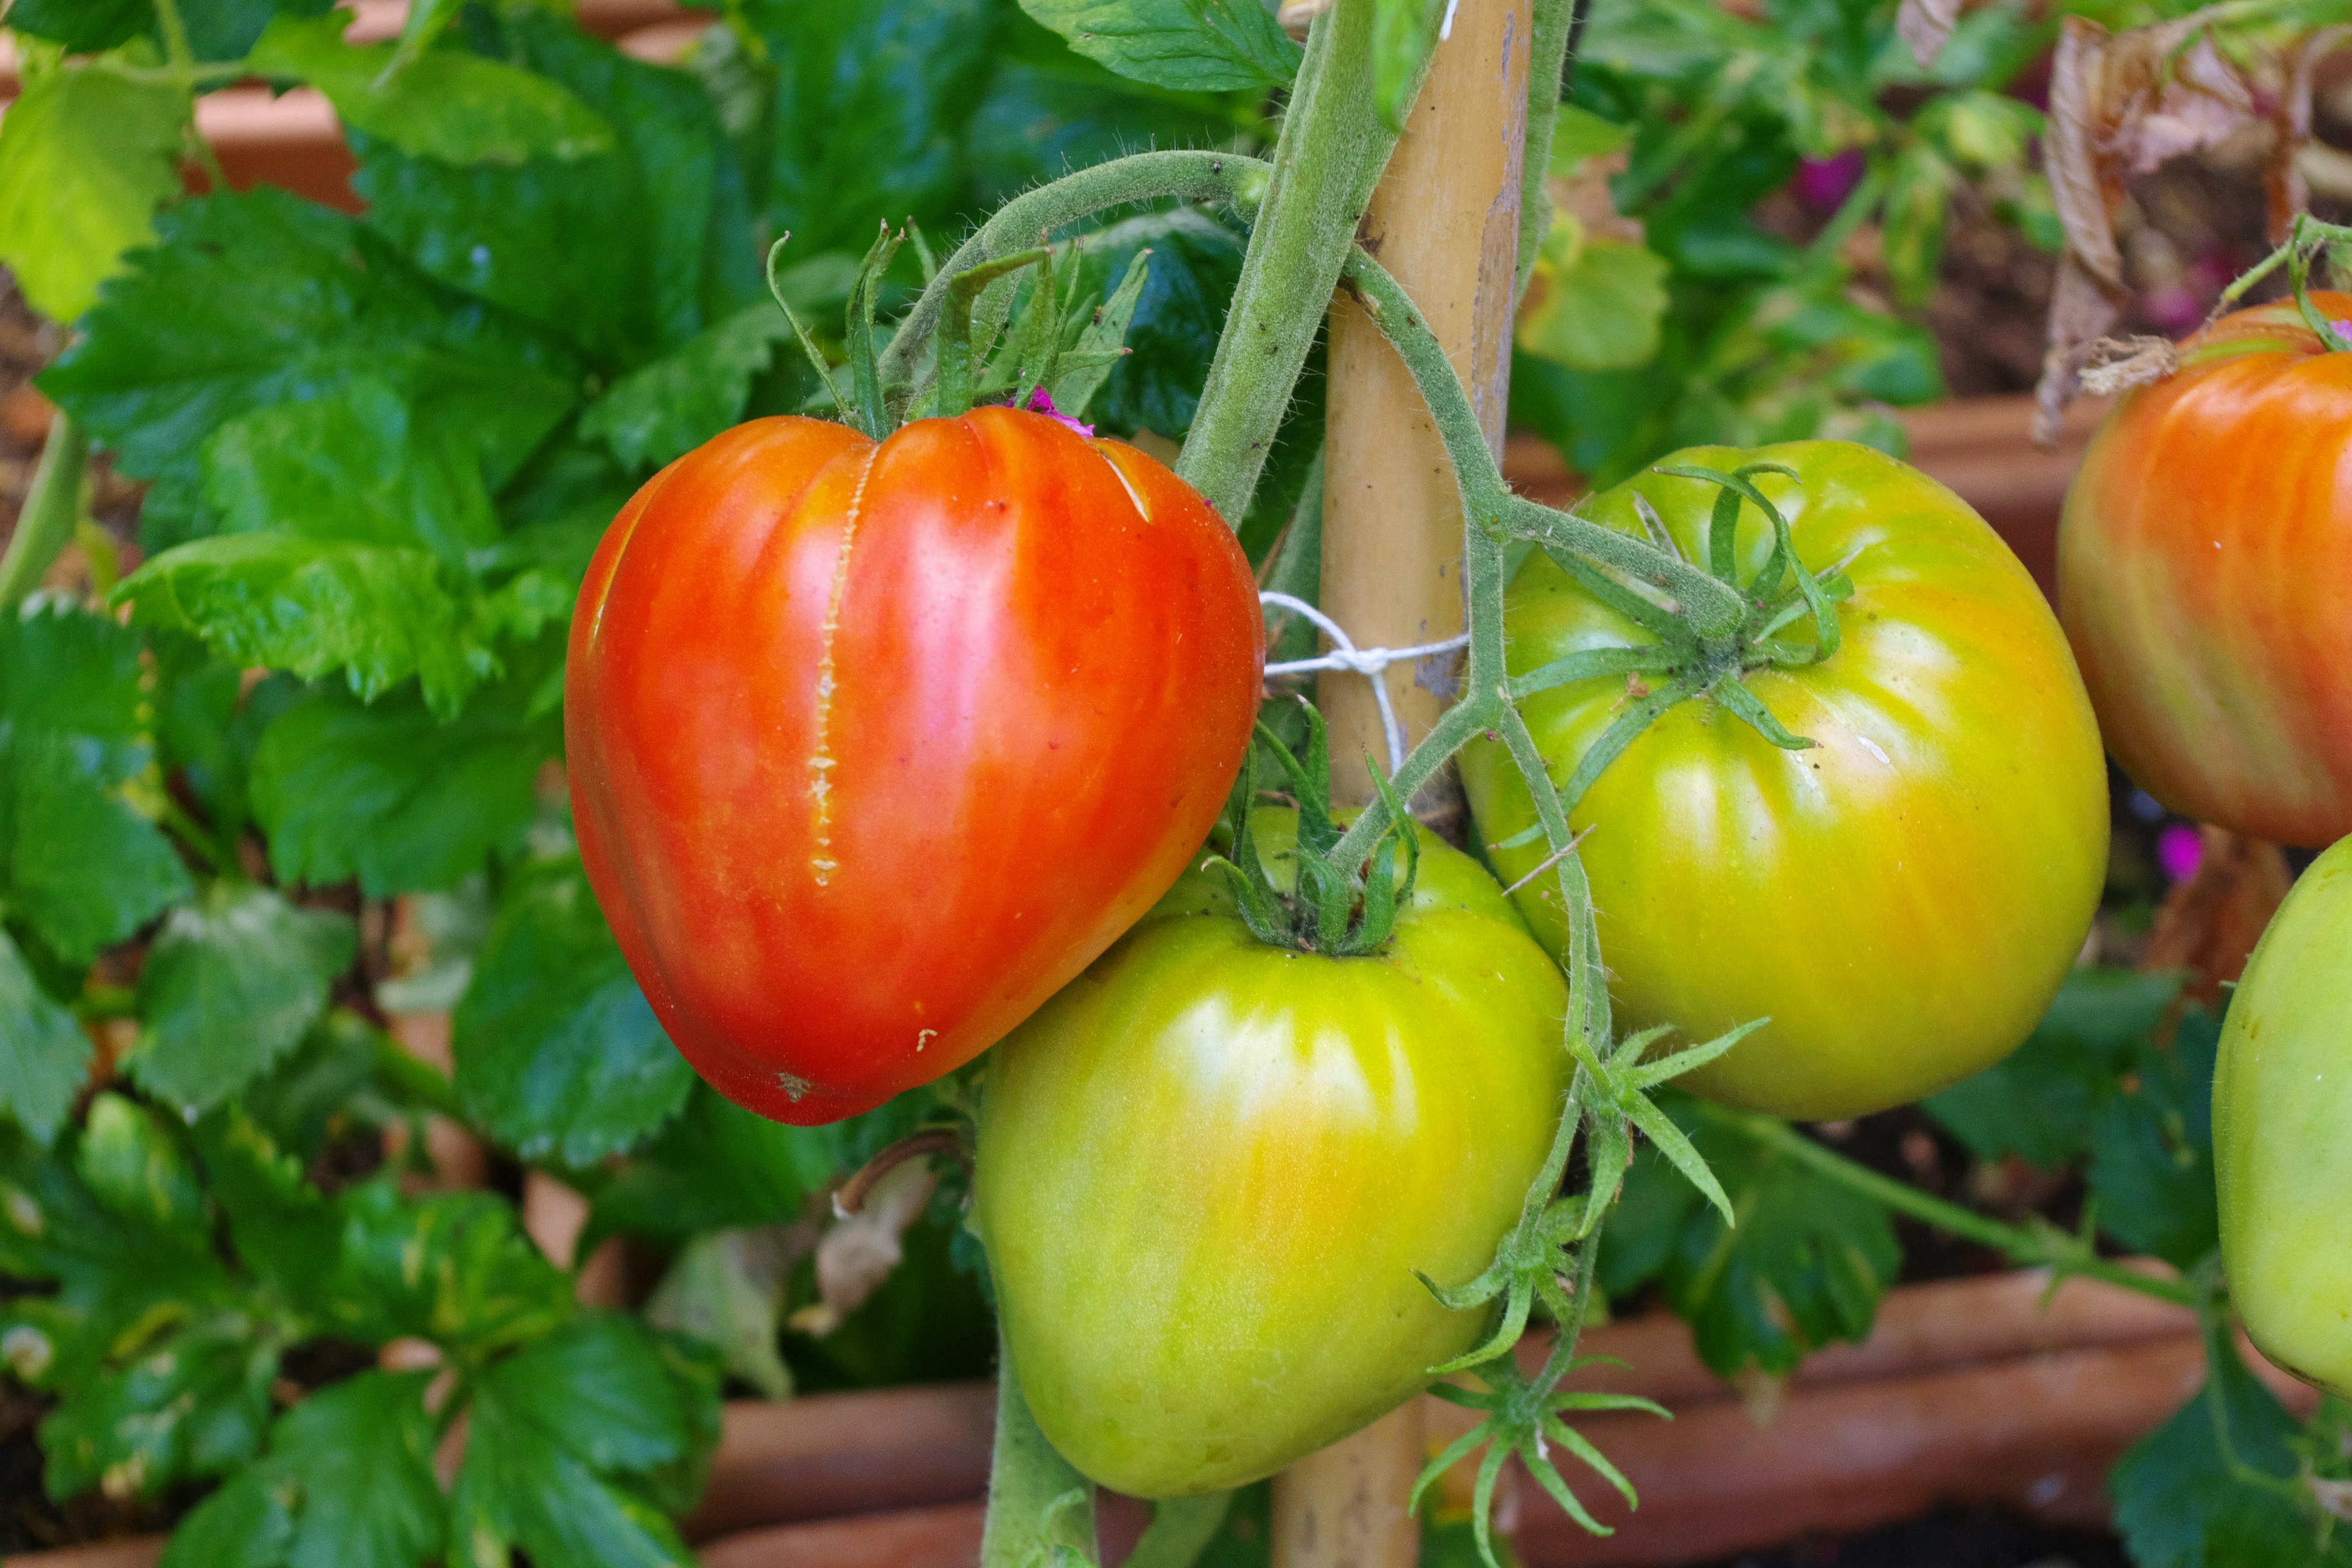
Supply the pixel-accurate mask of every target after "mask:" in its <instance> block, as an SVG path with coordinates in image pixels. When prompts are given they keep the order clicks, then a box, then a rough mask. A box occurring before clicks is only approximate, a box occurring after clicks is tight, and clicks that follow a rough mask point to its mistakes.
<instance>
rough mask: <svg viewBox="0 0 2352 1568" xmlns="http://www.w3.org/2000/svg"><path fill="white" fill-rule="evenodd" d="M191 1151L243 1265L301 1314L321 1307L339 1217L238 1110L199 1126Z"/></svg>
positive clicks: (295, 1164)
mask: <svg viewBox="0 0 2352 1568" xmlns="http://www.w3.org/2000/svg"><path fill="white" fill-rule="evenodd" d="M194 1137H195V1142H196V1147H197V1150H198V1152H199V1153H200V1154H201V1156H202V1158H203V1160H204V1165H205V1175H206V1176H207V1177H208V1178H210V1180H211V1183H212V1194H213V1197H214V1198H215V1200H216V1201H217V1202H218V1203H219V1205H220V1206H221V1210H222V1212H223V1213H224V1214H226V1215H227V1216H228V1225H229V1235H230V1237H231V1238H232V1239H233V1240H234V1241H235V1243H236V1254H237V1258H238V1259H239V1260H240V1261H242V1262H243V1263H244V1264H245V1266H246V1267H247V1268H250V1269H252V1270H253V1272H254V1273H255V1274H256V1275H257V1276H258V1277H259V1278H260V1279H262V1280H263V1281H264V1282H265V1283H267V1284H268V1285H269V1286H271V1287H272V1288H274V1289H277V1290H278V1291H279V1292H280V1293H281V1294H283V1295H284V1296H285V1298H286V1299H287V1300H289V1301H292V1302H295V1303H297V1304H298V1305H300V1306H302V1307H304V1308H305V1309H306V1310H307V1309H310V1308H313V1307H316V1306H318V1305H320V1304H321V1303H322V1302H323V1301H324V1300H326V1298H327V1287H328V1285H329V1283H330V1281H331V1279H332V1274H333V1271H332V1269H331V1268H322V1267H321V1265H320V1260H321V1259H324V1258H334V1257H335V1256H336V1255H337V1254H338V1252H339V1251H340V1250H341V1245H342V1229H343V1223H342V1216H341V1214H339V1213H338V1212H337V1210H336V1207H335V1205H333V1204H331V1203H330V1202H329V1201H328V1199H327V1197H326V1194H323V1193H321V1192H320V1191H319V1189H318V1188H316V1187H314V1186H312V1185H311V1184H310V1180H309V1179H308V1178H307V1177H306V1176H304V1174H303V1173H302V1163H301V1162H300V1161H299V1160H298V1159H296V1158H295V1157H294V1156H293V1155H292V1154H290V1153H289V1152H285V1151H283V1150H281V1149H280V1148H279V1147H278V1144H277V1143H276V1142H274V1141H273V1140H272V1139H271V1138H270V1136H269V1134H268V1132H267V1131H264V1130H263V1129H262V1127H261V1126H260V1125H259V1124H258V1123H257V1121H255V1120H254V1119H253V1118H252V1117H250V1116H247V1114H246V1112H245V1110H244V1108H243V1107H242V1106H240V1105H237V1104H235V1103H232V1104H230V1105H228V1106H226V1107H224V1108H223V1109H222V1110H219V1111H216V1112H215V1113H214V1114H213V1115H211V1116H208V1117H206V1118H205V1119H204V1120H203V1121H200V1122H198V1123H197V1124H196V1127H195V1132H194Z"/></svg>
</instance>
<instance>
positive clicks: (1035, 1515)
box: [980, 1341, 1096, 1568]
mask: <svg viewBox="0 0 2352 1568" xmlns="http://www.w3.org/2000/svg"><path fill="white" fill-rule="evenodd" d="M1094 1497H1095V1489H1094V1483H1093V1482H1092V1481H1089V1480H1088V1479H1086V1477H1084V1476H1082V1475H1080V1474H1078V1472H1077V1470H1076V1468H1075V1467H1074V1466H1072V1465H1071V1463H1070V1461H1069V1460H1067V1459H1066V1458H1062V1456H1061V1454H1060V1453H1059V1452H1057V1451H1056V1450H1055V1447H1054V1445H1053V1444H1051V1443H1049V1442H1047V1441H1046V1440H1045V1434H1044V1433H1043V1432H1040V1431H1039V1430H1037V1421H1036V1418H1035V1417H1034V1416H1033V1415H1030V1414H1029V1402H1028V1401H1027V1400H1025V1399H1024V1398H1023V1397H1022V1396H1021V1384H1020V1383H1019V1382H1018V1381H1017V1380H1016V1379H1015V1378H1014V1377H1013V1356H1012V1353H1011V1352H1010V1350H1009V1349H1008V1348H1007V1347H1006V1346H1005V1345H1004V1344H1003V1342H1001V1341H1000V1342H998V1345H997V1352H996V1446H995V1448H994V1451H993V1452H992V1455H991V1457H990V1459H989V1466H988V1523H987V1525H986V1526H985V1528H984V1529H983V1531H982V1535H981V1541H980V1568H1035V1563H1036V1562H1037V1561H1038V1560H1042V1559H1044V1558H1045V1557H1046V1556H1047V1555H1048V1554H1050V1553H1051V1552H1052V1551H1053V1550H1054V1549H1055V1548H1056V1547H1064V1548H1067V1549H1070V1550H1073V1551H1076V1552H1079V1553H1080V1554H1081V1555H1082V1556H1083V1557H1084V1558H1085V1560H1086V1561H1087V1563H1093V1562H1094V1561H1095V1557H1096V1549H1095V1502H1094Z"/></svg>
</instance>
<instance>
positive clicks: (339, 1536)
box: [162, 1372, 446, 1568]
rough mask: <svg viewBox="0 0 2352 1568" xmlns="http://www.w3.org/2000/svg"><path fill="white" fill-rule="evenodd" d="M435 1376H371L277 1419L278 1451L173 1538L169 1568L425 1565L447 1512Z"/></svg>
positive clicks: (274, 1445) (273, 1446)
mask: <svg viewBox="0 0 2352 1568" xmlns="http://www.w3.org/2000/svg"><path fill="white" fill-rule="evenodd" d="M430 1379H431V1374H430V1373H389V1372H363V1373H360V1374H359V1375H358V1376H357V1377H353V1378H351V1379H349V1380H347V1381H345V1382H342V1383H339V1384H335V1385H333V1386H332V1387H331V1388H324V1389H321V1390H320V1391H319V1392H318V1393H316V1394H311V1395H310V1397H308V1398H306V1399H304V1400H303V1401H302V1402H301V1403H300V1404H299V1405H295V1406H294V1408H292V1409H291V1410H289V1411H288V1412H287V1413H286V1414H285V1415H281V1416H279V1417H278V1423H277V1425H276V1426H274V1427H273V1428H272V1429H271V1431H270V1434H269V1452H268V1456H267V1457H266V1458H263V1459H262V1460H261V1462H260V1463H258V1464H257V1465H254V1466H252V1467H250V1468H247V1469H246V1470H245V1471H243V1472H242V1473H240V1474H239V1475H238V1476H236V1479H233V1480H231V1481H230V1482H229V1483H228V1485H226V1486H225V1487H223V1488H222V1489H220V1490H219V1491H217V1492H215V1493H214V1494H213V1495H212V1496H211V1497H209V1498H207V1499H205V1501H204V1502H203V1503H201V1504H199V1505H198V1506H197V1507H196V1509H195V1510H194V1512H192V1513H190V1514H189V1515H188V1517H187V1518H186V1519H185V1520H184V1521H182V1522H181V1524H180V1527H179V1528H178V1529H177V1530H176V1531H173V1535H172V1539H171V1542H170V1543H169V1544H168V1545H167V1546H165V1548H164V1550H163V1562H162V1568H423V1564H425V1563H428V1562H430V1561H433V1560H435V1559H436V1558H438V1557H439V1556H440V1554H441V1551H442V1544H443V1542H444V1540H445V1531H446V1510H445V1509H444V1507H443V1503H442V1498H441V1489H440V1487H439V1486H438V1485H437V1484H436V1482H435V1480H434V1477H433V1448H434V1444H435V1442H436V1440H437V1437H438V1433H437V1431H436V1426H435V1423H434V1420H433V1417H432V1416H431V1415H428V1414H426V1412H425V1403H424V1394H425V1387H426V1385H427V1384H428V1383H429V1382H430Z"/></svg>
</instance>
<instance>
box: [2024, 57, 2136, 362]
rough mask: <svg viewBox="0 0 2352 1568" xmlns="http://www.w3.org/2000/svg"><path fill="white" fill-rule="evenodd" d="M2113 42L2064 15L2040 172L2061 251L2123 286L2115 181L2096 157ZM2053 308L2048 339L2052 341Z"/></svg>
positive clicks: (2053, 66) (2054, 60) (2100, 276)
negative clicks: (2061, 238) (2060, 234)
mask: <svg viewBox="0 0 2352 1568" xmlns="http://www.w3.org/2000/svg"><path fill="white" fill-rule="evenodd" d="M2111 41H2112V39H2111V37H2110V35H2109V34H2108V32H2107V30H2106V29H2105V27H2102V26H2099V25H2098V24H2097V23H2096V22H2094V21H2091V20H2089V19H2088V18H2086V17H2083V16H2069V17H2067V18H2066V21H2065V26H2063V29H2062V30H2061V31H2060V33H2059V35H2058V47H2057V50H2056V52H2055V53H2054V54H2053V56H2052V57H2051V61H2050V118H2049V122H2048V126H2047V128H2046V129H2045V130H2044V132H2043V133H2042V163H2043V166H2044V167H2045V168H2046V170H2047V171H2048V173H2049V175H2050V201H2051V205H2053V206H2054V207H2056V208H2057V209H2058V221H2059V223H2060V225H2061V226H2063V227H2064V229H2065V231H2066V249H2067V253H2068V254H2069V255H2070V256H2072V257H2074V258H2075V259H2076V260H2077V261H2078V262H2079V263H2080V264H2081V265H2082V266H2083V267H2084V268H2085V269H2087V270H2088V271H2089V273H2090V274H2091V276H2092V277H2094V278H2096V279H2099V280H2101V281H2102V282H2105V283H2107V284H2109V285H2110V286H2113V287H2116V288H2120V287H2122V285H2123V277H2124V260H2123V255H2122V253H2121V252H2120V251H2118V250H2117V249H2116V229H2115V219H2114V213H2115V204H2116V202H2117V201H2118V200H2120V199H2121V198H2122V195H2123V189H2122V185H2121V183H2120V182H2119V181H2117V180H2116V179H2115V178H2114V176H2113V175H2112V174H2110V173H2109V171H2108V170H2107V169H2106V167H2105V161H2104V160H2103V159H2102V158H2101V157H2100V156H2099V152H2100V142H2101V140H2102V138H2101V136H2100V128H2101V125H2102V123H2103V121H2104V118H2105V115H2104V109H2105V96H2104V93H2103V90H2102V88H2103V79H2104V77H2105V70H2104V68H2103V67H2104V63H2105V54H2106V50H2107V47H2108V45H2109V44H2110V42H2111ZM2056 310H2057V306H2056V304H2055V302H2054V301H2053V305H2052V328H2053V331H2052V337H2053V342H2054V340H2055V338H2056V320H2057V318H2056Z"/></svg>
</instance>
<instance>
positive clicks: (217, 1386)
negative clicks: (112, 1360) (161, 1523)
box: [40, 1309, 283, 1500]
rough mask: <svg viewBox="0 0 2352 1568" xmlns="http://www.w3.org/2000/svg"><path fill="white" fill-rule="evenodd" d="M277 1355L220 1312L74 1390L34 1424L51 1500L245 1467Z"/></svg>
mask: <svg viewBox="0 0 2352 1568" xmlns="http://www.w3.org/2000/svg"><path fill="white" fill-rule="evenodd" d="M282 1349H283V1345H282V1342H280V1341H278V1339H277V1338H276V1337H275V1336H274V1335H272V1334H270V1333H268V1332H267V1331H264V1326H263V1325H262V1324H261V1323H259V1322H258V1321H256V1319H255V1318H254V1317H253V1315H251V1314H250V1313H248V1312H245V1311H239V1310H234V1309H228V1310H218V1311H215V1312H213V1313H208V1314H206V1315H205V1316H203V1317H200V1318H198V1319H196V1320H195V1321H193V1322H189V1323H186V1324H184V1325H183V1326H182V1327H180V1328H178V1329H177V1330H175V1331H173V1332H172V1333H171V1334H169V1335H168V1336H166V1337H164V1338H163V1339H161V1340H159V1341H157V1342H154V1343H153V1344H152V1345H151V1346H149V1347H148V1348H146V1349H145V1350H143V1351H142V1352H140V1353H138V1354H137V1355H135V1356H133V1357H132V1358H131V1360H130V1361H129V1362H128V1363H126V1364H125V1365H123V1366H121V1367H120V1368H116V1369H113V1370H110V1371H107V1372H103V1373H99V1374H98V1375H97V1376H95V1377H91V1378H88V1379H85V1380H81V1381H78V1382H77V1383H76V1384H74V1385H73V1386H72V1387H70V1388H68V1390H66V1394H65V1398H64V1400H63V1401H62V1402H61V1403H60V1404H59V1405H58V1407H57V1408H56V1409H55V1410H53V1411H51V1412H50V1413H49V1415H47V1417H46V1418H44V1419H43V1420H42V1422H41V1431H40V1439H41V1452H42V1454H43V1456H44V1457H45V1458H47V1468H46V1469H45V1471H44V1474H43V1479H44V1482H45V1484H46V1485H47V1488H48V1490H49V1495H50V1496H51V1497H53V1498H57V1499H59V1500H63V1499H66V1498H69V1497H72V1496H74V1495H75V1494H77V1493H79V1492H83V1491H87V1490H88V1489H90V1488H92V1487H103V1488H104V1489H105V1490H106V1492H107V1495H109V1496H110V1497H114V1498H128V1497H148V1496H152V1495H154V1494H155V1493H156V1492H158V1491H160V1490H162V1489H164V1488H166V1487H169V1486H172V1485H173V1484H174V1483H176V1482H179V1481H182V1480H185V1479H190V1478H193V1477H197V1476H216V1475H222V1474H225V1473H226V1472H227V1471H229V1470H232V1469H234V1468H236V1467H237V1466H239V1465H241V1464H243V1463H245V1462H246V1461H247V1459H250V1458H252V1457H253V1456H254V1454H255V1453H256V1452H257V1450H258V1449H259V1448H260V1447H261V1439H262V1435H263V1434H264V1433H265V1432H266V1431H268V1426H269V1416H270V1404H269V1385H270V1383H271V1381H272V1380H273V1379H274V1378H276V1377H277V1375H278V1358H279V1353H280V1352H281V1350H282Z"/></svg>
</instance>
